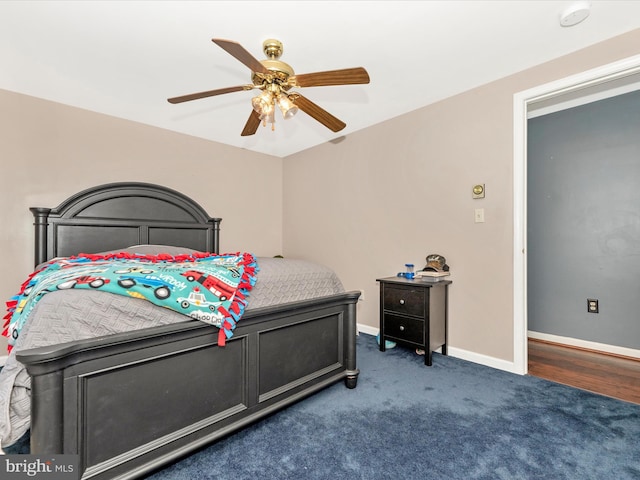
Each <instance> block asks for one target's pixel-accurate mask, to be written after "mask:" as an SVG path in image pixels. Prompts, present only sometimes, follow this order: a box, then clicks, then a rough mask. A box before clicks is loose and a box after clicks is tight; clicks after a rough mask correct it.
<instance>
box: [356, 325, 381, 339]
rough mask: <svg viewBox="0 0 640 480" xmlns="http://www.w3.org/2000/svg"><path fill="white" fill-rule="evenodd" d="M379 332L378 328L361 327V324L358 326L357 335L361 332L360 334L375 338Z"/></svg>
mask: <svg viewBox="0 0 640 480" xmlns="http://www.w3.org/2000/svg"><path fill="white" fill-rule="evenodd" d="M379 331H380V329H379V328H376V327H370V326H369V325H362V324H361V323H359V324H358V333H360V332H362V333H366V334H367V335H373V336H376V335H378V332H379Z"/></svg>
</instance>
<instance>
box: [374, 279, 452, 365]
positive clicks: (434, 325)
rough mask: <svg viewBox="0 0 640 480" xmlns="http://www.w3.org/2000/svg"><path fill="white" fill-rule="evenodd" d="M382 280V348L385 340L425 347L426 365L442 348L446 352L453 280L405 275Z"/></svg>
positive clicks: (382, 350) (381, 349)
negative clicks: (423, 278)
mask: <svg viewBox="0 0 640 480" xmlns="http://www.w3.org/2000/svg"><path fill="white" fill-rule="evenodd" d="M377 281H378V282H380V351H381V352H384V351H385V340H391V341H393V342H399V343H403V344H408V345H410V346H412V347H417V348H421V349H423V350H424V352H425V355H424V364H425V365H431V353H432V352H433V351H434V350H437V349H438V348H440V347H442V354H443V355H446V354H447V310H448V300H449V299H448V296H449V285H450V284H451V281H450V280H440V281H438V282H432V281H427V280H421V279H413V280H408V279H406V278H404V277H387V278H378V279H377Z"/></svg>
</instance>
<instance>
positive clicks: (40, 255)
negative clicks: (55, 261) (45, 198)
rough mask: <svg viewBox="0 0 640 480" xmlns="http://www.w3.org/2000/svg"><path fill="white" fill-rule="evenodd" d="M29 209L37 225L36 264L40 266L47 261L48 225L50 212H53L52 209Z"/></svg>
mask: <svg viewBox="0 0 640 480" xmlns="http://www.w3.org/2000/svg"><path fill="white" fill-rule="evenodd" d="M29 210H31V213H33V217H34V220H35V221H34V222H33V224H34V225H35V227H36V238H35V265H36V266H38V265H40V264H41V263H44V262H46V261H47V227H48V226H49V214H50V213H51V209H50V208H43V207H31V208H30V209H29Z"/></svg>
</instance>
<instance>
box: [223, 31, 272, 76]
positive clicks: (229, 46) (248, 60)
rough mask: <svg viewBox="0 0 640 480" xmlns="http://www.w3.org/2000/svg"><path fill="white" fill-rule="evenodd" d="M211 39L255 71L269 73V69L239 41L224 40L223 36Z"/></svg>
mask: <svg viewBox="0 0 640 480" xmlns="http://www.w3.org/2000/svg"><path fill="white" fill-rule="evenodd" d="M211 41H212V42H213V43H215V44H216V45H218V46H219V47H220V48H222V49H224V50H225V51H226V52H227V53H229V54H231V55H232V56H234V57H235V58H236V59H237V60H240V61H241V62H242V63H244V64H245V65H246V66H247V67H249V68H250V69H251V71H253V72H258V73H265V74H266V73H269V70H267V69H266V68H265V66H264V65H262V63H260V61H259V60H257V59H256V58H255V57H254V56H253V55H251V54H250V53H249V52H248V51H247V50H245V48H244V47H243V46H242V45H240V44H239V43H238V42H234V41H232V40H223V39H222V38H212V39H211Z"/></svg>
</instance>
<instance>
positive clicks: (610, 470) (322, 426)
mask: <svg viewBox="0 0 640 480" xmlns="http://www.w3.org/2000/svg"><path fill="white" fill-rule="evenodd" d="M423 361H424V357H420V356H417V355H416V354H415V353H414V352H413V351H411V350H407V349H402V348H400V347H397V348H394V349H391V350H387V351H386V352H385V353H382V352H380V351H379V350H378V346H377V344H376V342H375V338H374V337H372V336H368V335H360V337H359V338H358V367H359V368H360V370H361V374H360V378H359V381H358V387H357V388H356V389H355V390H349V389H347V388H346V387H345V386H344V384H343V383H340V384H336V385H334V386H332V387H329V388H328V389H326V390H324V391H322V392H320V393H318V394H316V395H314V396H313V397H310V398H308V399H306V400H303V401H302V402H300V403H298V404H296V405H293V406H291V407H289V408H287V409H286V410H284V411H282V412H279V413H277V414H275V415H273V416H271V417H269V418H267V419H265V420H263V421H261V422H259V423H256V424H254V425H252V426H250V427H248V428H246V429H245V430H243V431H241V432H239V433H237V434H234V435H232V436H230V437H228V438H225V439H223V440H221V441H219V442H217V443H216V444H214V445H212V446H210V447H207V448H205V449H203V450H201V451H199V452H197V453H195V454H193V455H191V456H189V457H187V458H185V459H183V460H181V461H180V462H177V463H175V464H173V465H170V466H168V467H167V468H165V469H163V470H161V471H159V472H156V473H155V474H153V475H151V476H150V477H148V478H151V479H153V480H170V479H171V480H172V479H181V480H182V479H216V480H225V479H229V480H241V479H278V480H286V479H292V480H293V479H295V480H298V479H318V480H320V479H322V480H325V479H366V480H372V479H402V480H404V479H427V480H428V479H438V480H442V479H445V480H450V479H461V480H462V479H464V480H468V479H491V480H496V479H505V480H507V479H508V480H513V479H545V480H547V479H549V480H561V479H571V480H573V479H581V480H585V479H598V480H601V479H616V480H625V479H640V406H638V405H634V404H631V403H626V402H622V401H618V400H614V399H611V398H608V397H603V396H600V395H595V394H591V393H588V392H584V391H581V390H577V389H573V388H570V387H566V386H563V385H559V384H555V383H552V382H548V381H545V380H542V379H538V378H534V377H529V376H519V375H514V374H510V373H506V372H502V371H499V370H494V369H491V368H488V367H483V366H480V365H476V364H473V363H470V362H466V361H463V360H458V359H455V358H452V357H446V356H442V355H438V354H434V358H433V362H434V365H433V366H432V367H425V366H424V363H423Z"/></svg>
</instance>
